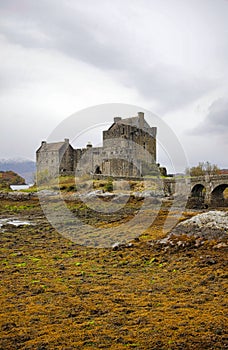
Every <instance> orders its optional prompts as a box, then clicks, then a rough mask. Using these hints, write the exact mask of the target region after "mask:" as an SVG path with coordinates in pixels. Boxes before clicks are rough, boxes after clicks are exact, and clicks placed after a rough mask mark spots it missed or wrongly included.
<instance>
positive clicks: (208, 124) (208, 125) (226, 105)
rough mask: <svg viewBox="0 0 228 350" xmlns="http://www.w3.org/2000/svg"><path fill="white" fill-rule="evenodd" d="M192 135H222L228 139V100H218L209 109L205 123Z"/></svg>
mask: <svg viewBox="0 0 228 350" xmlns="http://www.w3.org/2000/svg"><path fill="white" fill-rule="evenodd" d="M191 134H196V135H197V134H200V135H206V134H209V135H210V134H213V135H216V134H217V135H222V136H225V139H227V135H228V100H226V99H222V98H220V99H218V100H216V101H214V102H213V103H212V104H211V106H210V107H209V109H208V114H207V116H206V118H205V119H204V121H203V122H202V123H200V124H199V125H198V126H197V127H196V128H194V129H193V130H191ZM226 142H227V141H226Z"/></svg>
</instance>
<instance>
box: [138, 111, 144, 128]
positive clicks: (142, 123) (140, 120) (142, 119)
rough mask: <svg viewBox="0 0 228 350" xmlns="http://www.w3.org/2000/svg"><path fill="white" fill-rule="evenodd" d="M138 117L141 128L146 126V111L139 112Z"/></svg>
mask: <svg viewBox="0 0 228 350" xmlns="http://www.w3.org/2000/svg"><path fill="white" fill-rule="evenodd" d="M138 118H139V129H143V128H144V113H143V112H138Z"/></svg>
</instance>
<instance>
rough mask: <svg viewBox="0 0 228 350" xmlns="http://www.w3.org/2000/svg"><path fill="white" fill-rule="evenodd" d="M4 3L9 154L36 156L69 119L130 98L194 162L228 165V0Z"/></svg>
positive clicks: (3, 99) (4, 136) (2, 86)
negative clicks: (163, 127) (157, 121)
mask: <svg viewBox="0 0 228 350" xmlns="http://www.w3.org/2000/svg"><path fill="white" fill-rule="evenodd" d="M0 9H1V20H0V33H1V34H0V50H1V55H0V92H1V95H0V110H1V128H0V133H1V138H0V158H9V157H10V158H15V157H26V158H30V159H34V154H35V150H36V149H37V148H38V146H39V145H40V142H41V140H43V139H47V138H48V136H49V135H50V133H51V132H52V130H53V129H54V128H55V127H56V126H57V125H58V124H59V123H60V122H61V121H63V120H64V119H65V118H66V117H68V116H69V115H71V114H73V113H75V112H77V111H79V110H81V109H84V108H87V107H90V106H93V105H98V104H104V103H127V104H133V105H137V106H142V107H143V108H146V109H148V110H150V111H152V112H154V113H155V114H157V115H158V116H159V117H161V118H162V119H163V121H164V122H166V123H167V124H168V125H169V126H170V127H171V128H172V130H173V131H174V133H175V134H176V135H177V137H178V138H179V140H180V142H181V144H182V145H183V148H184V150H185V152H186V155H187V157H188V159H189V163H190V165H194V164H196V163H198V162H199V161H204V160H205V161H206V160H208V161H210V162H212V163H215V164H218V165H219V166H220V167H222V168H225V167H228V164H227V154H228V144H227V133H228V20H227V19H228V1H227V0H124V1H123V0H115V1H109V0H83V1H82V0H62V1H61V0H58V1H57V0H39V1H37V0H1V1H0ZM94 123H96V120H94ZM75 128H78V129H80V120H78V125H75ZM66 137H67V135H66ZM57 141H58V140H57ZM92 141H93V140H92ZM164 165H165V164H164Z"/></svg>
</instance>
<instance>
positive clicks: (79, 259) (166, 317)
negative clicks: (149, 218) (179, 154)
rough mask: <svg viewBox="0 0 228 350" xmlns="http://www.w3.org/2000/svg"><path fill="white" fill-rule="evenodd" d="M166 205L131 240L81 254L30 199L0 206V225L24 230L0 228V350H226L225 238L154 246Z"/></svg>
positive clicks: (129, 210) (75, 207)
mask: <svg viewBox="0 0 228 350" xmlns="http://www.w3.org/2000/svg"><path fill="white" fill-rule="evenodd" d="M67 205H68V208H70V209H71V210H72V213H74V214H75V215H79V213H81V214H80V215H82V216H83V210H85V208H84V207H83V206H81V204H80V203H75V202H69V203H68V204H67ZM137 205H138V206H140V203H139V202H138V203H136V202H134V203H129V204H128V205H127V206H126V210H125V212H124V213H123V214H124V215H123V216H122V217H118V216H117V217H116V220H115V218H112V220H110V222H107V221H104V222H103V223H101V225H109V226H111V225H113V226H115V225H117V224H118V221H121V220H122V221H126V220H128V218H131V217H132V216H133V215H134V213H135V210H137ZM83 208H84V209H83ZM166 209H167V208H165V207H164V208H163V210H160V211H159V215H158V216H157V218H156V220H155V221H154V222H153V225H152V226H151V227H149V228H148V229H147V230H146V231H145V232H144V233H143V234H141V235H140V236H139V237H136V238H135V239H134V240H132V241H131V242H130V243H131V244H126V245H124V244H122V245H116V246H113V247H112V248H91V247H86V246H80V245H78V244H76V243H75V242H72V241H70V240H68V239H66V238H64V237H63V236H62V235H60V234H59V233H58V232H57V231H56V230H55V229H54V228H53V227H52V226H51V224H50V223H49V222H48V221H47V219H46V218H45V216H44V214H43V211H42V209H41V207H40V205H39V201H38V199H37V198H34V199H30V200H28V201H10V200H4V199H3V200H1V202H0V210H1V211H0V218H1V219H2V220H3V219H4V218H10V219H12V220H21V222H22V223H23V222H26V223H27V222H32V223H33V224H32V225H23V224H21V225H11V224H9V223H7V222H6V223H5V224H3V225H2V226H1V232H0V240H1V244H0V257H1V265H0V270H1V283H0V290H1V292H0V329H1V331H0V332H1V333H0V349H1V350H13V349H15V350H16V349H17V350H18V349H24V350H29V349H31V350H33V349H36V350H44V349H47V350H48V349H65V350H70V349H113V350H114V349H115V350H116V349H145V350H148V349H158V350H162V349H170V350H176V349H186V350H188V349H189V350H190V349H192V350H193V349H194V350H202V349H221V350H224V349H227V348H228V336H227V324H228V318H227V315H228V312H227V311H228V310H227V301H228V300H227V299H228V298H227V287H228V272H227V246H226V244H225V242H227V240H225V239H224V244H223V245H222V244H220V246H219V245H218V242H216V241H215V240H208V241H207V240H205V242H204V243H203V244H202V245H197V244H196V242H195V241H194V239H187V238H186V244H183V245H173V246H163V245H160V244H156V241H159V239H163V238H164V232H163V230H162V225H163V223H164V218H165V216H166V215H167V210H166ZM223 210H226V209H224V208H223ZM197 213H198V212H197V211H191V210H188V211H186V212H184V213H183V215H182V217H181V219H180V220H181V221H183V220H185V219H187V218H191V217H192V216H194V215H196V214H197ZM87 215H88V212H87ZM173 216H175V213H174V214H173ZM84 217H85V215H84ZM88 220H90V223H91V220H92V223H93V221H94V217H92V216H90V215H88ZM95 224H96V223H95ZM152 242H153V244H152Z"/></svg>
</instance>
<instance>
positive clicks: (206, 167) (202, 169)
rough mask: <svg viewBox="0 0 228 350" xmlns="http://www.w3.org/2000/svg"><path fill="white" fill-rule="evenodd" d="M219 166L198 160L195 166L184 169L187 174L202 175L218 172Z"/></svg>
mask: <svg viewBox="0 0 228 350" xmlns="http://www.w3.org/2000/svg"><path fill="white" fill-rule="evenodd" d="M219 170H220V169H219V167H218V166H217V165H215V164H211V163H210V162H208V161H207V162H199V164H198V165H197V166H193V167H192V168H187V169H186V174H187V175H189V176H203V175H216V174H219Z"/></svg>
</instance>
